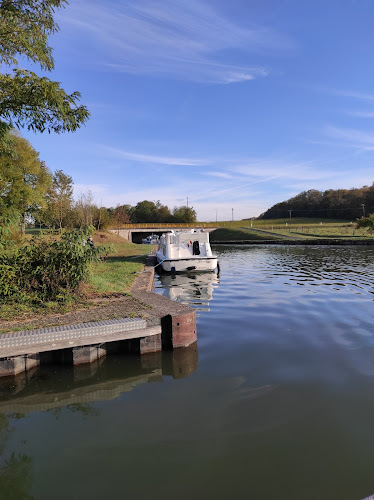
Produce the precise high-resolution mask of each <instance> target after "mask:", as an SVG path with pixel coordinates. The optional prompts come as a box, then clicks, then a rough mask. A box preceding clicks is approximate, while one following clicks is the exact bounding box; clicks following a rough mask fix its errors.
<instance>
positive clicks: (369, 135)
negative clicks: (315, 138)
mask: <svg viewBox="0 0 374 500" xmlns="http://www.w3.org/2000/svg"><path fill="white" fill-rule="evenodd" d="M325 132H326V134H327V135H328V136H329V137H332V138H333V139H336V140H339V141H340V144H341V145H343V146H345V147H350V148H354V149H357V150H359V151H373V150H374V132H366V131H365V132H363V131H362V130H357V129H349V128H339V127H333V126H328V127H326V129H325Z"/></svg>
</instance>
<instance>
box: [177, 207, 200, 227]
mask: <svg viewBox="0 0 374 500" xmlns="http://www.w3.org/2000/svg"><path fill="white" fill-rule="evenodd" d="M173 218H174V220H175V222H188V223H193V222H196V221H197V216H196V211H195V210H194V209H193V207H187V206H181V207H175V208H174V210H173Z"/></svg>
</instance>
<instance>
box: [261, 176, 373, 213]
mask: <svg viewBox="0 0 374 500" xmlns="http://www.w3.org/2000/svg"><path fill="white" fill-rule="evenodd" d="M290 212H291V216H292V217H318V218H335V219H344V220H348V219H350V220H355V219H358V218H360V217H362V216H363V215H365V216H367V215H369V214H371V213H374V182H373V184H372V185H371V186H370V187H368V186H364V187H362V188H351V189H336V190H334V189H328V190H327V191H317V190H316V189H310V190H309V191H303V192H302V193H300V194H298V195H297V196H294V197H293V198H290V199H289V200H287V201H282V202H281V203H277V204H276V205H273V206H272V207H271V208H269V209H268V210H267V211H266V212H265V213H263V214H262V215H260V217H259V219H283V218H286V217H290Z"/></svg>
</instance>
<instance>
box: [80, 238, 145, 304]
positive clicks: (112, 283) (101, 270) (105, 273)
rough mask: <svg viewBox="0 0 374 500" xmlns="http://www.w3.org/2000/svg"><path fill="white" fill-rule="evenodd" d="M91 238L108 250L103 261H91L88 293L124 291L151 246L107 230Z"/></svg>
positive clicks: (133, 278)
mask: <svg viewBox="0 0 374 500" xmlns="http://www.w3.org/2000/svg"><path fill="white" fill-rule="evenodd" d="M94 240H95V242H96V244H97V246H99V247H100V246H101V247H109V248H110V252H109V255H108V256H107V257H106V258H105V260H104V261H103V262H102V261H100V260H98V261H95V262H93V263H92V265H91V280H90V283H89V285H88V286H87V293H88V294H89V295H91V296H92V295H95V296H97V295H110V294H114V293H116V294H118V293H127V292H128V291H129V289H130V287H131V285H132V284H133V282H134V280H135V278H136V276H137V274H138V273H139V272H141V271H142V269H143V268H144V264H145V262H146V259H147V255H148V254H149V252H150V251H151V249H152V247H151V246H150V245H135V244H133V243H130V242H129V241H127V240H125V239H124V238H120V237H119V236H116V235H115V234H111V233H107V232H99V233H96V235H95V237H94ZM104 254H105V252H104Z"/></svg>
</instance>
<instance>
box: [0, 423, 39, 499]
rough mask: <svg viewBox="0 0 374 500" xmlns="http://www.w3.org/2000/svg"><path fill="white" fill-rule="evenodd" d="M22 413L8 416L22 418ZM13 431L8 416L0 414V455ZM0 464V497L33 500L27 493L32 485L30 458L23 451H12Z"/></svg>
mask: <svg viewBox="0 0 374 500" xmlns="http://www.w3.org/2000/svg"><path fill="white" fill-rule="evenodd" d="M23 416H24V415H22V414H14V415H10V418H14V419H18V418H23ZM12 432H13V428H12V427H11V425H10V421H9V416H8V415H4V414H0V456H1V455H2V454H3V453H4V450H5V446H6V442H7V440H8V439H9V436H10V435H11V433H12ZM2 462H3V463H2V464H1V468H0V498H4V499H6V500H33V499H34V497H33V496H32V495H30V494H29V491H30V490H31V486H32V476H31V464H32V459H31V457H30V456H29V455H26V454H25V453H12V454H11V456H10V457H9V458H7V459H5V460H4V461H2Z"/></svg>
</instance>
